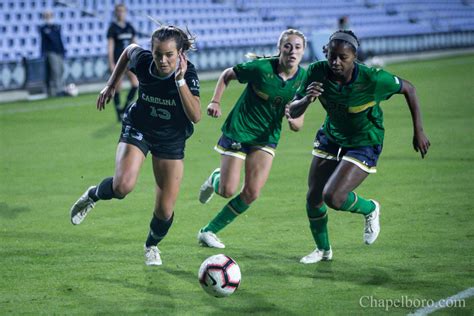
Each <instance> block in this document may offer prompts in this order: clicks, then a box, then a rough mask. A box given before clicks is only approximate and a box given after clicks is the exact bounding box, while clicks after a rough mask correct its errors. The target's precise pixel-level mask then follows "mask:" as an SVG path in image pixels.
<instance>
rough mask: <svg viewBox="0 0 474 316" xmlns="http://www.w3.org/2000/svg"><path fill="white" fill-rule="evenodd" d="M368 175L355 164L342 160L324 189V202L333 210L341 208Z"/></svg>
mask: <svg viewBox="0 0 474 316" xmlns="http://www.w3.org/2000/svg"><path fill="white" fill-rule="evenodd" d="M368 175H369V173H367V172H365V171H364V170H362V169H360V168H359V167H358V166H356V165H355V164H353V163H351V162H349V161H345V160H342V161H341V162H340V163H339V164H338V166H337V168H336V169H335V170H334V172H333V173H332V175H331V177H330V178H329V180H328V181H327V183H326V185H325V187H324V190H323V198H324V201H325V202H326V203H327V204H328V205H329V206H330V207H332V208H336V209H338V208H340V207H341V206H342V204H344V202H345V201H346V199H347V194H348V193H349V192H352V191H354V190H355V189H356V188H357V187H358V186H359V185H360V184H361V183H362V182H363V181H364V180H365V179H366V178H367V176H368Z"/></svg>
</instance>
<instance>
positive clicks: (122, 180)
mask: <svg viewBox="0 0 474 316" xmlns="http://www.w3.org/2000/svg"><path fill="white" fill-rule="evenodd" d="M144 160H145V155H144V154H143V152H142V151H141V150H140V149H138V147H136V146H134V145H130V144H127V143H122V142H120V143H119V144H118V145H117V152H116V154H115V174H114V180H113V190H114V193H115V194H116V195H117V196H119V197H125V196H126V195H127V194H128V193H130V192H131V191H132V190H133V188H134V187H135V184H136V183H137V179H138V174H139V173H140V169H141V166H142V164H143V161H144Z"/></svg>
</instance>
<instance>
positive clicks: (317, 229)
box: [286, 30, 430, 264]
mask: <svg viewBox="0 0 474 316" xmlns="http://www.w3.org/2000/svg"><path fill="white" fill-rule="evenodd" d="M358 47H359V41H358V39H357V37H356V35H355V34H354V33H353V32H351V31H349V30H346V31H337V32H335V33H334V34H332V35H331V37H330V39H329V44H328V47H327V48H328V52H327V53H328V60H327V61H318V62H314V63H312V64H311V65H310V66H309V67H308V71H307V74H306V78H305V80H304V82H303V84H302V86H301V87H300V89H299V90H298V93H297V94H296V97H295V100H293V101H292V102H291V103H290V104H289V106H288V107H287V111H286V115H287V117H289V118H291V119H293V125H294V126H295V127H296V129H299V128H301V127H302V125H303V120H304V111H305V110H306V109H307V107H308V106H309V105H310V104H311V103H312V102H313V101H314V100H315V99H316V98H318V99H319V101H320V102H321V104H322V106H323V107H324V109H325V110H326V112H327V116H326V119H325V121H324V123H323V126H322V127H321V129H320V130H319V131H318V132H317V134H316V139H315V141H314V150H313V161H312V163H311V167H310V170H309V175H308V193H307V196H306V211H307V215H308V219H309V223H310V229H311V233H312V235H313V238H314V240H315V242H316V249H315V250H314V251H313V252H311V253H310V254H309V255H307V256H305V257H303V258H302V259H301V260H300V262H302V263H305V264H308V263H316V262H319V261H321V260H331V259H332V250H331V246H330V243H329V238H328V229H327V223H328V213H327V206H329V207H330V208H333V209H335V210H339V211H346V212H352V213H357V214H361V215H363V216H364V218H365V228H364V242H365V243H366V244H368V245H370V244H372V243H373V242H374V241H375V240H376V239H377V237H378V235H379V232H380V221H379V218H380V204H379V203H378V202H377V201H375V200H369V199H365V198H363V197H361V196H359V195H357V194H356V193H355V192H354V190H355V189H356V188H357V187H358V186H359V185H360V184H361V183H362V182H363V181H364V180H365V178H367V176H368V175H369V174H371V173H375V172H376V165H377V160H378V157H379V155H380V153H381V151H382V145H383V139H384V127H383V114H382V109H381V108H380V102H381V101H384V100H387V99H388V98H390V97H391V96H392V95H393V94H403V95H404V96H405V99H406V103H407V105H408V108H409V109H410V113H411V117H412V121H413V131H414V136H413V147H414V149H415V150H416V151H417V152H420V153H421V157H422V158H424V157H425V155H426V154H427V152H428V148H429V147H430V142H429V140H428V138H427V137H426V135H425V133H424V131H423V124H422V121H421V114H420V107H419V104H418V103H419V102H418V98H417V96H416V91H415V87H414V86H413V85H412V84H411V83H410V82H408V81H406V80H404V79H401V78H400V77H397V76H394V75H392V74H390V73H388V72H386V71H384V70H381V69H375V68H369V67H367V66H365V65H363V64H359V63H357V62H356V59H357V49H358Z"/></svg>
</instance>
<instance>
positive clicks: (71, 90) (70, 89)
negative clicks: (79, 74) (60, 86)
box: [64, 83, 79, 97]
mask: <svg viewBox="0 0 474 316" xmlns="http://www.w3.org/2000/svg"><path fill="white" fill-rule="evenodd" d="M64 92H65V93H66V94H67V95H68V96H71V97H76V96H77V95H78V93H79V89H77V87H76V85H75V84H74V83H70V84H68V85H67V86H66V88H65V89H64Z"/></svg>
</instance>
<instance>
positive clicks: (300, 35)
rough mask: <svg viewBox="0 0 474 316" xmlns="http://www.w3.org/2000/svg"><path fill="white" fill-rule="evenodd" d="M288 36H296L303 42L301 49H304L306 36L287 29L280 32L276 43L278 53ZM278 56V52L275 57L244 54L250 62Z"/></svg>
mask: <svg viewBox="0 0 474 316" xmlns="http://www.w3.org/2000/svg"><path fill="white" fill-rule="evenodd" d="M290 35H296V36H298V37H300V38H301V39H302V40H303V47H305V48H306V43H307V41H306V36H304V34H303V32H301V31H298V30H295V29H287V30H284V31H283V32H281V34H280V36H279V37H278V43H277V47H278V51H279V50H280V47H281V43H282V42H283V40H284V39H285V38H286V37H288V36H290ZM278 56H280V53H279V52H278V55H275V56H265V55H257V54H255V53H250V52H249V53H247V54H245V57H246V58H248V59H251V60H255V59H261V58H270V57H278Z"/></svg>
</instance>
